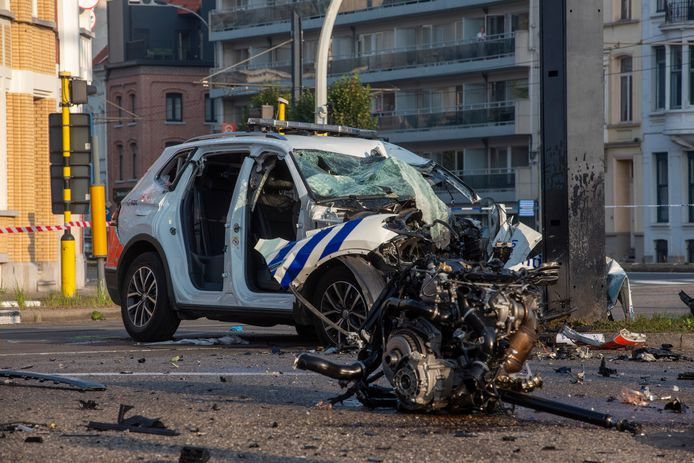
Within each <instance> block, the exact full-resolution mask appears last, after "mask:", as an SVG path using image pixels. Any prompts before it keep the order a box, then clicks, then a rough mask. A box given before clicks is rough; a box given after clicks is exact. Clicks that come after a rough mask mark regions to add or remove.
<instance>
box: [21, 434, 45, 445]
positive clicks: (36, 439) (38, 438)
mask: <svg viewBox="0 0 694 463" xmlns="http://www.w3.org/2000/svg"><path fill="white" fill-rule="evenodd" d="M24 442H28V443H32V444H43V437H41V436H29V437H27V438H26V439H24Z"/></svg>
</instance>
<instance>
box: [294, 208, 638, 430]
mask: <svg viewBox="0 0 694 463" xmlns="http://www.w3.org/2000/svg"><path fill="white" fill-rule="evenodd" d="M386 226H388V227H390V229H392V230H394V231H397V232H398V233H399V235H400V236H399V237H396V238H394V239H393V240H391V241H390V242H388V243H385V244H384V245H383V246H381V248H380V249H379V253H378V256H374V258H375V259H379V261H378V265H379V268H381V269H383V271H384V272H385V273H386V275H387V279H386V286H385V288H384V289H383V291H382V292H381V293H380V295H379V296H378V297H377V298H376V300H375V302H374V304H373V305H372V307H371V310H370V311H369V312H368V316H367V317H366V319H365V320H364V322H363V323H362V325H361V327H360V328H359V329H358V335H359V337H360V338H361V341H362V343H363V347H361V348H360V350H359V352H358V354H357V361H355V362H353V363H349V364H339V363H336V362H332V361H330V360H328V359H326V358H325V357H322V356H318V355H312V354H307V353H303V354H300V355H299V356H298V357H297V358H296V360H295V363H294V365H295V367H296V368H299V369H303V370H311V371H314V372H317V373H320V374H323V375H325V376H328V377H330V378H334V379H337V380H340V381H341V382H342V383H341V384H343V385H344V386H345V387H346V388H347V389H346V391H345V392H344V393H343V394H340V395H339V396H337V397H334V398H332V399H329V400H327V401H326V402H325V403H326V404H328V405H332V404H336V403H340V402H343V401H345V400H347V399H348V398H350V397H351V396H353V395H356V397H357V399H358V400H359V401H360V402H361V403H362V404H364V405H366V406H367V407H396V408H398V409H402V410H407V411H417V412H433V411H438V410H448V411H452V412H472V411H481V412H490V411H494V410H497V409H499V408H501V403H502V402H507V403H513V404H516V405H521V406H524V407H530V408H535V409H538V410H540V409H541V410H543V411H549V412H551V413H556V414H559V415H561V416H567V417H571V418H574V419H578V420H582V421H587V422H591V423H594V424H600V425H602V426H606V427H610V428H613V427H616V428H618V429H622V430H634V429H636V425H633V424H631V423H629V422H627V421H619V422H615V420H613V419H612V417H610V416H609V415H604V414H600V413H596V412H593V411H590V410H583V409H580V408H578V407H573V406H568V405H564V404H561V403H557V402H553V401H550V400H547V399H537V398H535V397H532V396H529V395H525V394H524V393H526V392H530V391H532V390H533V389H535V388H537V387H539V386H541V384H542V380H541V378H540V377H539V376H537V375H533V374H532V373H531V372H530V371H529V369H527V368H526V373H525V374H522V373H521V371H523V369H524V365H525V364H526V359H527V358H528V357H529V355H530V352H531V351H532V349H533V347H534V345H535V343H536V341H537V326H538V323H539V322H538V301H539V299H540V297H541V296H542V293H543V291H544V289H543V287H544V286H547V285H550V284H553V283H554V282H556V281H557V279H558V270H559V266H558V265H557V264H554V263H545V264H543V265H541V266H540V267H538V268H536V269H520V270H518V271H515V270H511V269H507V268H504V263H503V262H502V261H500V260H498V259H491V260H490V261H489V262H467V261H464V260H461V259H460V258H457V257H455V256H459V255H463V253H462V251H461V249H459V248H457V246H459V242H458V241H456V236H455V234H452V235H451V240H452V241H451V244H450V245H449V247H448V248H446V249H444V250H438V251H437V250H436V249H435V247H434V246H432V245H431V239H430V237H428V236H427V233H428V232H427V229H426V228H425V227H418V228H414V227H411V226H409V225H408V224H407V223H406V222H405V221H403V220H402V219H399V218H398V217H393V218H392V219H391V220H390V221H389V222H387V224H386ZM413 238H414V239H416V240H417V241H416V244H417V245H416V248H419V249H420V250H421V251H423V252H421V253H420V252H415V253H408V252H403V248H401V247H399V244H402V243H404V242H405V241H407V242H408V248H407V249H412V243H411V240H412V239H413ZM381 378H385V380H386V381H387V382H388V384H389V385H390V387H383V386H379V385H376V384H374V383H375V382H376V381H378V380H379V379H381ZM617 423H618V424H617Z"/></svg>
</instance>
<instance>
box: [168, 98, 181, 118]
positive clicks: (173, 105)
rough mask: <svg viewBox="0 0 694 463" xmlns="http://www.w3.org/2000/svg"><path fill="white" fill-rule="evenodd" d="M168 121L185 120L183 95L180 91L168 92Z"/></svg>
mask: <svg viewBox="0 0 694 463" xmlns="http://www.w3.org/2000/svg"><path fill="white" fill-rule="evenodd" d="M166 121H167V122H181V121H183V95H181V94H180V93H167V94H166Z"/></svg>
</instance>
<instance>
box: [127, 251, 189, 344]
mask: <svg viewBox="0 0 694 463" xmlns="http://www.w3.org/2000/svg"><path fill="white" fill-rule="evenodd" d="M121 316H122V317H123V324H124V325H125V330H126V331H127V332H128V334H129V335H130V337H132V338H133V339H134V340H135V341H140V342H156V341H165V340H168V339H171V338H172V337H173V335H174V333H176V330H177V329H178V325H179V324H180V323H181V320H180V319H179V318H178V315H177V314H176V313H175V312H174V310H173V309H172V308H171V305H170V301H169V293H168V288H167V284H166V275H165V274H164V266H163V265H162V263H161V260H160V259H159V256H158V255H157V254H155V253H153V252H146V253H143V254H141V255H139V256H138V257H137V258H135V260H133V262H132V263H131V264H130V267H128V271H127V272H126V274H125V278H124V280H123V285H122V288H121Z"/></svg>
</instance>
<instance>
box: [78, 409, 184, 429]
mask: <svg viewBox="0 0 694 463" xmlns="http://www.w3.org/2000/svg"><path fill="white" fill-rule="evenodd" d="M132 408H133V406H132V405H123V404H121V406H120V407H119V409H118V422H117V423H101V422H98V421H90V422H89V423H88V424H87V428H88V429H95V430H97V431H130V432H137V433H141V434H157V435H161V436H178V435H179V433H178V431H175V430H173V429H167V428H166V426H165V425H164V423H162V422H161V420H159V418H147V417H145V416H142V415H135V416H131V417H130V418H125V414H126V413H128V411H130V410H132Z"/></svg>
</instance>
